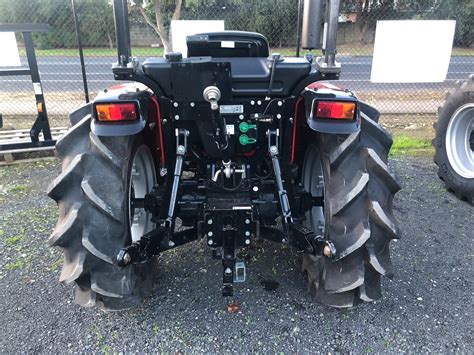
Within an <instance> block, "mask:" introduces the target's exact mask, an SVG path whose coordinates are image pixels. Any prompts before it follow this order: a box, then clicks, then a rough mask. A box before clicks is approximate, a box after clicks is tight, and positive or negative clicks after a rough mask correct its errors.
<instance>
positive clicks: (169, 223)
mask: <svg viewBox="0 0 474 355" xmlns="http://www.w3.org/2000/svg"><path fill="white" fill-rule="evenodd" d="M188 135H189V132H188V131H187V130H185V129H180V130H178V131H177V134H176V162H175V167H174V175H173V183H172V186H171V194H170V196H169V200H168V201H167V202H168V203H165V204H164V206H166V205H168V211H167V216H166V218H165V219H164V220H161V221H159V222H158V225H157V227H156V228H155V229H154V230H152V231H151V232H149V233H147V234H145V235H143V236H142V237H141V238H140V240H138V241H136V242H133V243H132V244H131V245H128V246H126V247H124V248H122V249H120V252H119V253H118V255H117V263H118V265H119V266H127V265H129V264H132V263H138V262H143V261H146V260H148V259H150V258H151V257H153V256H154V255H157V254H158V253H160V252H162V251H164V250H167V249H171V248H174V247H176V246H178V245H182V244H185V243H187V242H188V241H190V240H192V239H197V233H196V229H195V228H191V229H187V230H184V231H181V232H177V233H173V231H174V220H175V209H176V200H177V197H178V188H179V184H180V180H181V174H182V172H183V163H184V156H185V154H186V151H187V137H188Z"/></svg>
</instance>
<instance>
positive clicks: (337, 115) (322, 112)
mask: <svg viewBox="0 0 474 355" xmlns="http://www.w3.org/2000/svg"><path fill="white" fill-rule="evenodd" d="M355 113H356V103H355V102H341V101H318V102H317V103H316V108H315V116H316V117H317V118H330V119H335V120H353V119H354V117H355Z"/></svg>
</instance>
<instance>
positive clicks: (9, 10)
mask: <svg viewBox="0 0 474 355" xmlns="http://www.w3.org/2000/svg"><path fill="white" fill-rule="evenodd" d="M76 13H77V14H78V19H79V23H80V31H81V36H82V42H83V45H84V46H105V45H107V46H112V45H113V43H114V42H115V30H114V19H113V12H112V5H111V4H110V3H109V1H108V0H76ZM0 23H47V24H48V25H49V26H50V29H49V31H48V32H46V33H35V34H34V39H35V45H36V47H37V48H40V49H50V48H74V47H77V38H76V32H75V27H74V17H73V14H72V7H71V1H70V0H34V1H18V0H0ZM19 39H20V40H21V37H19Z"/></svg>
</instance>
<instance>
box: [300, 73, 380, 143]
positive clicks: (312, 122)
mask: <svg viewBox="0 0 474 355" xmlns="http://www.w3.org/2000/svg"><path fill="white" fill-rule="evenodd" d="M301 96H302V97H303V99H304V105H305V113H306V122H307V124H308V126H309V127H310V128H311V129H312V130H313V131H316V132H321V133H332V134H350V133H354V132H357V131H358V130H359V129H360V113H359V111H360V106H361V105H360V102H359V100H358V99H357V97H356V96H355V95H354V94H353V93H352V92H351V91H349V90H346V89H342V88H340V87H338V86H335V85H332V84H329V83H322V82H314V83H311V84H309V85H308V86H306V88H305V89H304V90H303V92H302V93H301ZM319 101H344V102H354V103H355V104H356V112H355V113H354V119H352V120H339V119H321V118H315V109H316V105H317V103H318V102H319ZM364 106H367V105H365V104H364ZM374 110H375V109H374Z"/></svg>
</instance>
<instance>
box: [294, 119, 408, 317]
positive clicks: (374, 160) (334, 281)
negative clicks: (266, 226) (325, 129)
mask: <svg viewBox="0 0 474 355" xmlns="http://www.w3.org/2000/svg"><path fill="white" fill-rule="evenodd" d="M317 141H318V144H317V145H313V146H311V147H310V148H309V149H308V150H307V152H306V156H305V160H304V163H303V171H302V183H303V185H304V186H305V189H306V190H307V191H309V192H311V193H312V194H313V196H315V195H321V194H322V193H323V191H324V200H325V206H324V215H322V214H320V213H319V212H321V211H322V210H318V208H317V207H314V208H313V209H312V210H311V211H310V212H308V214H307V219H306V222H305V223H306V225H307V226H308V227H310V228H312V229H313V230H314V231H317V230H318V227H319V226H318V225H324V228H320V229H321V230H324V233H325V236H326V238H328V239H329V240H331V241H332V242H333V243H334V245H335V247H336V249H337V254H336V256H335V258H334V259H328V258H326V257H323V256H313V255H310V254H304V255H303V263H302V269H303V273H304V274H305V277H306V279H307V282H308V289H309V292H310V293H311V296H312V297H313V299H314V300H315V301H317V302H320V303H323V304H325V305H328V306H333V307H339V308H343V307H352V306H355V305H357V304H359V303H361V302H362V301H365V302H370V301H374V300H376V299H378V298H380V297H381V286H380V276H381V275H385V276H389V277H391V275H392V263H391V260H390V255H389V243H390V240H392V239H396V238H398V235H399V230H398V227H397V224H396V221H395V218H394V216H393V213H392V200H393V196H394V194H395V193H396V192H397V191H398V190H399V189H400V185H399V184H398V183H397V181H396V179H395V177H394V176H393V175H392V173H391V172H390V171H389V169H388V167H387V165H386V164H387V159H388V152H389V150H390V147H391V145H392V138H391V137H390V135H389V134H388V133H387V132H386V131H385V130H384V129H383V128H382V127H381V126H379V125H378V124H377V123H376V122H375V121H373V120H371V119H370V118H369V117H367V116H366V115H364V114H362V128H361V131H360V132H356V133H352V134H350V135H345V136H341V135H329V134H319V135H318V139H317ZM321 175H322V177H323V181H324V184H323V185H322V186H324V187H323V190H322V186H321V185H319V186H318V182H319V177H318V176H321ZM315 179H317V180H318V181H316V180H315Z"/></svg>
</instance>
